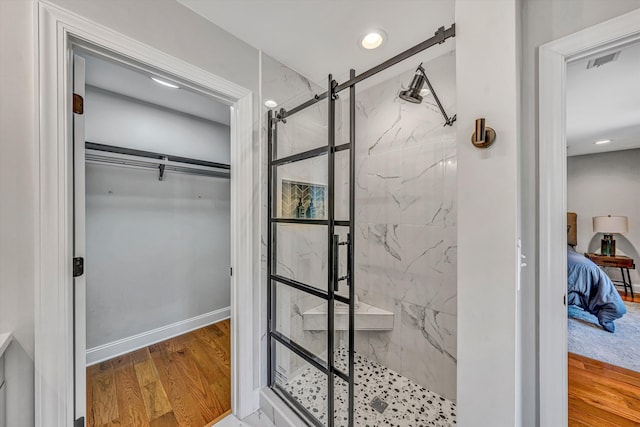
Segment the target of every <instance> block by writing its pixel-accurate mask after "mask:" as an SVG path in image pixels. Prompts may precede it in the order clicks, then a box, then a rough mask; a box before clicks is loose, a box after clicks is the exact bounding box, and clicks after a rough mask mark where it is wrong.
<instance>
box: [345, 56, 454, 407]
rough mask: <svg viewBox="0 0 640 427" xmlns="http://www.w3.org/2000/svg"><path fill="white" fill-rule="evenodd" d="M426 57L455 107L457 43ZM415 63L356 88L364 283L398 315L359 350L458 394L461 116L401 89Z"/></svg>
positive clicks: (360, 283) (359, 337)
mask: <svg viewBox="0 0 640 427" xmlns="http://www.w3.org/2000/svg"><path fill="white" fill-rule="evenodd" d="M423 65H424V67H425V69H426V72H427V75H428V76H429V79H430V80H431V83H432V84H433V86H434V88H435V90H436V91H437V93H438V96H439V98H440V100H441V102H442V103H443V106H444V108H445V110H446V111H447V112H448V113H449V114H450V115H453V114H455V111H456V104H455V100H456V91H455V52H451V53H449V54H446V55H444V56H441V57H438V58H436V59H434V60H432V61H429V62H427V63H425V64H423ZM413 71H414V70H413V69H411V70H408V71H407V72H405V73H402V74H400V75H398V76H396V77H394V78H391V79H389V80H387V81H385V82H383V83H381V84H379V85H376V86H374V87H371V88H368V89H367V90H364V91H361V92H358V93H357V99H356V126H357V127H356V137H357V140H356V144H357V152H356V159H357V161H356V165H357V169H356V179H357V182H356V194H355V196H356V214H357V216H356V224H357V236H356V268H357V269H356V292H357V293H358V295H359V297H360V299H361V300H362V301H365V302H367V303H368V304H372V305H374V306H378V307H381V308H384V309H387V310H389V311H393V312H394V314H395V318H396V322H395V325H394V329H393V331H390V332H360V331H359V332H357V333H356V350H357V351H358V353H359V354H361V355H362V356H364V357H366V358H368V359H370V360H372V361H375V362H378V363H380V364H382V365H384V366H386V367H387V368H390V369H392V370H394V371H396V372H398V373H400V374H401V375H403V376H405V377H407V378H409V379H411V380H413V381H415V382H416V383H418V384H420V385H421V386H423V387H425V388H427V389H429V390H432V391H434V392H436V393H438V394H440V395H443V396H444V397H446V398H447V399H450V400H453V401H455V398H456V364H457V361H456V339H457V331H456V324H457V320H456V305H457V300H456V292H457V278H456V269H457V260H456V258H457V242H456V233H457V230H456V215H457V203H456V125H455V123H454V126H452V127H443V123H444V119H443V117H442V115H441V114H440V111H439V110H438V108H437V105H436V104H435V101H434V99H433V97H432V96H425V99H424V101H423V103H422V104H419V105H416V104H410V103H407V102H403V101H401V100H399V99H398V98H397V94H398V92H399V91H400V90H401V88H402V89H406V86H407V85H408V83H409V82H410V81H411V77H412V75H413Z"/></svg>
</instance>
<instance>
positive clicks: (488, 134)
mask: <svg viewBox="0 0 640 427" xmlns="http://www.w3.org/2000/svg"><path fill="white" fill-rule="evenodd" d="M484 122H485V120H484V118H482V119H476V131H475V132H474V133H473V135H471V143H472V144H473V145H474V146H475V147H477V148H487V147H490V146H491V144H493V141H494V140H495V139H496V131H494V130H493V129H491V128H490V127H489V126H485V125H484Z"/></svg>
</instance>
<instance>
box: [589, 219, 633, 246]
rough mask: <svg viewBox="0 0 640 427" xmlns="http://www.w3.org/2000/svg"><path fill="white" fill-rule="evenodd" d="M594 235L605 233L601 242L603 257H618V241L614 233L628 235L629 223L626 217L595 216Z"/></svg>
mask: <svg viewBox="0 0 640 427" xmlns="http://www.w3.org/2000/svg"><path fill="white" fill-rule="evenodd" d="M593 231H594V233H604V236H603V238H602V240H601V242H600V253H601V254H602V255H608V256H616V241H615V240H613V233H626V232H628V231H629V221H628V219H627V217H626V216H611V215H608V216H594V217H593Z"/></svg>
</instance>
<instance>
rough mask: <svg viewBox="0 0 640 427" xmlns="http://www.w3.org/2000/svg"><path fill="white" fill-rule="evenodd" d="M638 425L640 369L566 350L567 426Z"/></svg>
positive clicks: (639, 413)
mask: <svg viewBox="0 0 640 427" xmlns="http://www.w3.org/2000/svg"><path fill="white" fill-rule="evenodd" d="M638 425H640V373H639V372H635V371H630V370H628V369H624V368H620V367H618V366H614V365H609V364H607V363H604V362H600V361H598V360H593V359H589V358H587V357H584V356H580V355H577V354H574V353H569V426H576V427H577V426H580V427H583V426H588V427H608V426H611V427H613V426H616V427H625V426H638Z"/></svg>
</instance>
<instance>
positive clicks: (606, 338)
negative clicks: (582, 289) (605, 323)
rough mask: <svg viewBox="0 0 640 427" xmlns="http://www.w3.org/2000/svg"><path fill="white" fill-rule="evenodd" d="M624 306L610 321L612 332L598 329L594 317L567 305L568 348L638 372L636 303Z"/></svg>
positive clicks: (639, 342) (639, 339)
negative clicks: (619, 313) (624, 311)
mask: <svg viewBox="0 0 640 427" xmlns="http://www.w3.org/2000/svg"><path fill="white" fill-rule="evenodd" d="M624 305H625V306H626V307H627V314H625V315H624V316H622V319H618V320H616V321H615V322H614V323H615V325H616V331H615V332H614V333H613V334H612V333H609V332H607V331H605V330H604V329H602V327H601V326H600V325H598V319H597V318H596V317H595V316H593V315H591V314H589V313H587V312H586V311H583V310H581V309H579V308H577V307H574V306H570V307H569V351H570V352H572V353H577V354H580V355H582V356H586V357H590V358H592V359H596V360H600V361H602V362H606V363H609V364H611V365H616V366H622V367H623V368H627V369H631V370H633V371H637V372H640V304H639V303H631V302H625V303H624Z"/></svg>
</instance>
